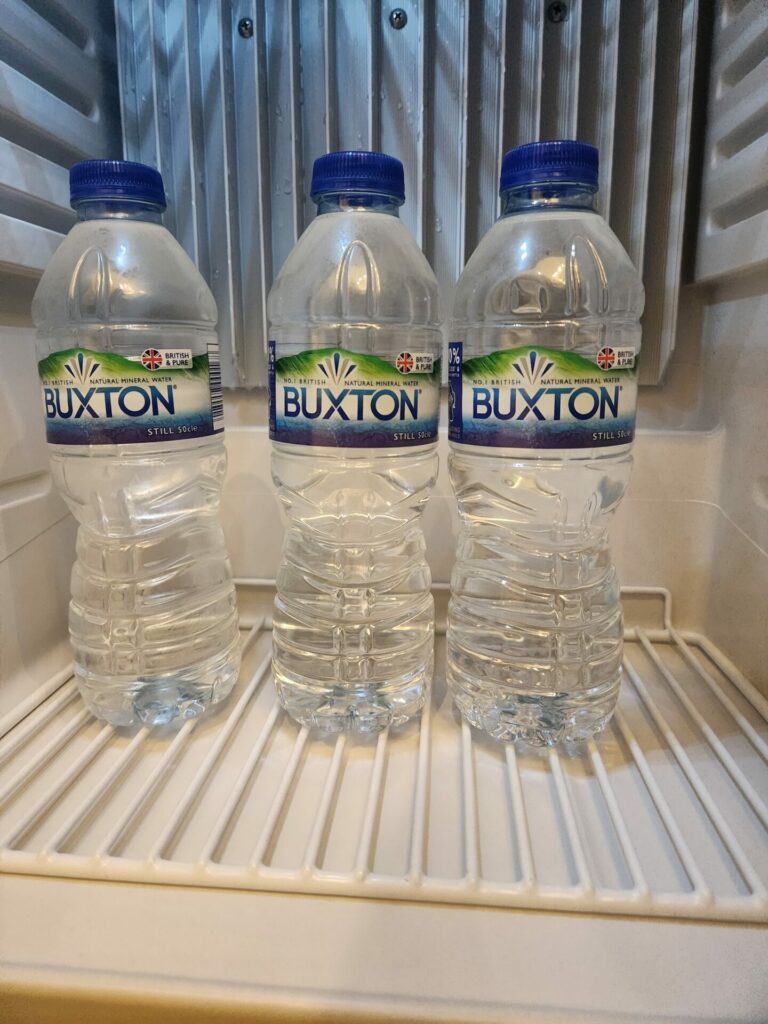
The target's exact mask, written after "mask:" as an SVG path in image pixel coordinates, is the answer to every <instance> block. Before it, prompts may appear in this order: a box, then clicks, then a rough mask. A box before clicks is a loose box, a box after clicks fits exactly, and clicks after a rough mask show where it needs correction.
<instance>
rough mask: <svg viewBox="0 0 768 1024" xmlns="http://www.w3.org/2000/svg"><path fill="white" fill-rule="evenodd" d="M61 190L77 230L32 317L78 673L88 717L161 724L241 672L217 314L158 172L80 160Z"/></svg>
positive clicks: (58, 256)
mask: <svg viewBox="0 0 768 1024" xmlns="http://www.w3.org/2000/svg"><path fill="white" fill-rule="evenodd" d="M70 186H71V192H72V205H73V207H74V208H75V209H76V211H77V213H78V218H79V219H78V223H77V224H76V225H75V226H74V227H73V228H72V230H71V231H70V233H69V234H68V235H67V237H66V238H65V239H64V241H63V242H62V244H61V245H60V246H59V248H58V249H57V251H56V253H55V254H54V256H53V258H52V259H51V261H50V263H49V265H48V267H47V268H46V271H45V273H44V274H43V277H42V280H41V281H40V284H39V286H38V289H37V292H36V294H35V298H34V303H33V316H34V319H35V323H36V325H37V330H38V334H37V337H38V342H37V344H38V358H39V360H40V362H39V370H40V377H41V385H42V389H43V408H44V415H45V421H46V430H47V438H48V442H49V451H50V458H51V471H52V474H53V478H54V480H55V482H56V484H57V486H58V488H59V490H60V492H61V494H62V495H63V497H64V499H65V501H66V502H67V504H68V505H69V507H70V509H71V510H72V512H73V513H74V515H75V516H76V517H77V519H78V521H79V524H80V527H79V530H78V538H77V561H76V563H75V566H74V568H73V571H72V600H71V604H70V618H69V623H70V635H71V640H72V646H73V649H74V657H75V673H76V677H77V681H78V684H79V687H80V691H81V693H82V695H83V697H84V699H85V702H86V704H87V705H88V707H89V708H90V709H91V711H93V713H94V714H95V715H97V716H98V717H99V718H101V719H103V720H105V721H107V722H110V723H112V724H113V725H131V724H134V723H137V722H140V723H142V724H146V725H149V724H156V723H165V722H168V721H170V720H171V719H173V718H176V717H182V718H188V717H192V716H194V715H197V714H199V713H200V712H201V711H202V710H203V709H204V708H205V706H206V705H208V704H212V703H215V702H217V701H220V700H222V699H223V698H224V697H226V695H227V694H228V693H229V691H230V690H231V688H232V686H233V684H234V682H235V679H236V678H237V673H238V669H239V664H240V651H239V638H238V627H237V612H236V606H235V592H234V587H233V583H232V573H231V569H230V565H229V560H228V558H227V552H226V548H225V545H224V536H223V533H222V529H221V525H220V523H219V521H218V506H219V498H220V493H221V485H222V481H223V478H224V472H225V468H226V454H225V450H224V444H223V433H222V431H223V423H222V408H221V381H220V373H219V364H218V344H217V338H216V305H215V303H214V300H213V296H212V295H211V293H210V291H209V289H208V287H207V286H206V284H205V282H204V281H203V279H202V277H201V276H200V274H199V273H198V271H197V269H196V268H195V266H194V265H193V263H192V262H191V260H190V259H189V257H188V256H187V255H186V254H185V252H184V250H183V249H182V248H181V246H180V245H179V244H178V242H176V241H175V239H174V238H173V237H172V236H171V235H170V233H169V232H168V231H166V229H165V228H164V227H163V226H162V224H161V214H162V211H163V209H164V208H165V194H164V190H163V183H162V179H161V177H160V175H159V174H158V173H157V171H155V170H154V169H152V168H150V167H145V166H144V165H142V164H135V163H130V162H127V161H111V160H110V161H107V160H94V161H86V162H85V163H82V164H78V165H76V166H75V167H73V168H72V171H71V174H70Z"/></svg>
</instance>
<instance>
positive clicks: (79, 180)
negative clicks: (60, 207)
mask: <svg viewBox="0 0 768 1024" xmlns="http://www.w3.org/2000/svg"><path fill="white" fill-rule="evenodd" d="M94 199H102V200H105V201H109V200H110V199H127V200H129V201H131V200H133V201H134V202H140V203H152V204H154V205H155V206H159V207H160V209H162V210H164V209H165V206H166V203H165V189H164V188H163V179H162V176H161V175H160V172H159V171H156V170H155V168H154V167H148V166H147V165H146V164H139V163H135V162H134V161H132V160H83V161H81V163H79V164H75V165H74V167H71V168H70V171H69V202H70V205H71V206H73V207H75V208H77V207H78V206H79V205H80V203H86V202H88V201H89V200H94Z"/></svg>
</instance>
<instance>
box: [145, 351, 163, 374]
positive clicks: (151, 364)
mask: <svg viewBox="0 0 768 1024" xmlns="http://www.w3.org/2000/svg"><path fill="white" fill-rule="evenodd" d="M141 361H142V363H143V364H144V366H146V368H147V369H148V370H156V369H157V368H158V366H162V365H163V353H162V352H158V351H157V349H156V348H146V349H144V351H143V352H142V353H141Z"/></svg>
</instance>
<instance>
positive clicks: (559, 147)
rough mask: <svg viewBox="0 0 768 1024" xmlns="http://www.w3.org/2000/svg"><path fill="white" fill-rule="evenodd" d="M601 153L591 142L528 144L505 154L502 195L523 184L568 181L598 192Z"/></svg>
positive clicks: (562, 140)
mask: <svg viewBox="0 0 768 1024" xmlns="http://www.w3.org/2000/svg"><path fill="white" fill-rule="evenodd" d="M598 167H599V161H598V152H597V149H596V148H595V147H594V146H590V145H589V143H588V142H577V141H576V140H572V139H558V140H556V141H553V142H529V143H527V144H526V145H525V146H517V147H516V148H515V149H510V151H509V152H508V153H506V154H505V156H504V159H503V160H502V162H501V180H500V182H499V192H500V193H501V192H506V191H507V189H510V188H517V187H518V186H520V185H544V184H548V183H554V182H560V181H568V182H573V183H576V184H579V185H584V186H585V188H587V189H592V190H593V191H597V176H598Z"/></svg>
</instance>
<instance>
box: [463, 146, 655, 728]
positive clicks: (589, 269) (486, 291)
mask: <svg viewBox="0 0 768 1024" xmlns="http://www.w3.org/2000/svg"><path fill="white" fill-rule="evenodd" d="M597 172H598V156H597V150H596V149H594V147H592V146H588V145H586V144H584V143H579V142H570V141H561V142H540V143H532V144H530V145H527V146H520V147H519V148H517V149H513V150H512V151H511V152H509V153H507V155H506V156H505V157H504V161H503V164H502V170H501V187H500V193H501V200H502V214H501V217H500V219H499V220H498V221H497V222H496V224H495V225H494V226H493V227H492V228H491V230H490V231H489V232H488V234H487V235H486V236H485V238H484V239H483V240H482V241H481V243H480V245H479V246H478V247H477V250H476V251H475V253H474V254H473V256H472V258H471V259H470V260H469V262H468V263H467V266H466V268H465V270H464V273H463V274H462V275H461V278H460V280H459V283H458V286H457V290H456V295H455V305H454V322H453V332H452V339H453V340H452V341H451V343H450V346H449V376H450V402H449V404H450V433H449V438H450V442H451V454H450V474H451V481H452V483H453V488H454V491H455V493H456V498H457V501H458V506H459V514H460V519H461V533H460V540H459V549H458V555H457V561H456V566H455V569H454V573H453V579H452V583H451V591H452V596H451V603H450V612H449V622H448V680H449V685H450V688H451V691H452V693H453V697H454V700H455V702H456V704H457V705H458V707H459V709H460V711H461V712H462V714H463V715H464V716H465V717H466V718H467V720H468V721H469V722H471V723H472V724H473V725H476V726H478V727H479V728H482V729H485V730H486V731H487V732H488V733H490V734H491V735H492V736H494V737H497V738H499V739H509V738H517V737H520V738H522V739H524V740H527V741H529V742H531V743H534V744H537V745H543V744H546V745H551V744H554V743H557V742H558V741H560V740H581V739H586V738H588V737H590V736H593V735H595V734H596V733H599V732H600V730H602V729H603V728H604V727H605V725H606V723H607V721H608V720H609V718H610V716H611V714H612V712H613V709H614V707H615V704H616V699H617V696H618V690H619V682H620V676H621V660H622V636H623V621H622V611H621V605H620V603H619V583H618V580H617V578H616V570H615V569H614V567H613V564H612V562H611V559H610V554H609V550H608V525H609V521H610V519H611V516H612V514H613V512H614V511H615V509H616V507H617V506H618V504H619V502H620V501H621V498H622V496H623V494H624V491H625V489H626V486H627V482H628V479H629V474H630V469H631V466H632V456H631V454H630V452H631V447H632V440H633V438H634V433H635V404H636V398H637V380H636V373H637V357H638V352H639V348H640V325H639V323H638V320H639V317H640V314H641V313H642V310H643V298H644V296H643V287H642V284H641V281H640V278H639V276H638V274H637V271H636V270H635V269H634V267H633V266H632V263H631V262H630V260H629V257H628V256H627V254H626V252H625V251H624V249H623V248H622V246H621V244H620V242H619V241H618V239H617V238H616V236H615V235H614V234H613V232H612V231H611V229H610V228H609V227H608V225H607V224H606V222H605V221H604V220H603V218H602V217H601V216H600V215H599V214H598V213H597V212H596V209H595V194H596V192H597Z"/></svg>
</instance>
